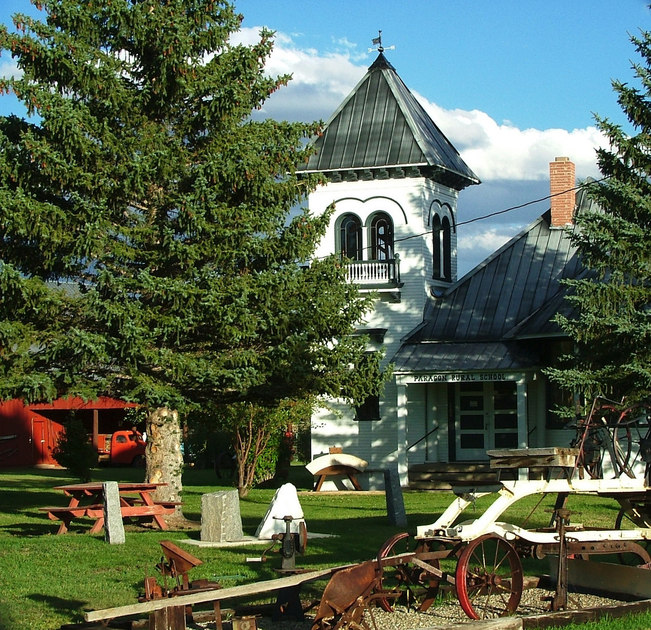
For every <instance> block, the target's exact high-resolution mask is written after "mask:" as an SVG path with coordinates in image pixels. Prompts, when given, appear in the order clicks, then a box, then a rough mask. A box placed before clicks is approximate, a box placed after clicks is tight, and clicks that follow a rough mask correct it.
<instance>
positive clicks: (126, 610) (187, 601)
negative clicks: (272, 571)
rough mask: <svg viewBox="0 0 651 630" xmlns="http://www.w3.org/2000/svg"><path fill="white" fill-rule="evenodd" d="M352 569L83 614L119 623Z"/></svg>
mask: <svg viewBox="0 0 651 630" xmlns="http://www.w3.org/2000/svg"><path fill="white" fill-rule="evenodd" d="M349 566H352V565H349V564H346V565H341V566H337V567H331V568H329V569H320V570H319V571H310V572H307V573H299V574H297V575H289V576H286V577H281V578H277V579H275V580H265V581H263V582H254V583H252V584H241V585H239V586H232V587H230V588H221V589H215V590H210V591H202V592H201V593H191V594H189V595H177V596H176V597H165V598H163V599H152V600H150V601H147V602H142V603H139V604H128V605H126V606H118V607H116V608H105V609H103V610H90V611H87V612H85V613H84V619H85V620H86V621H100V620H104V619H116V618H118V617H126V616H128V615H139V614H146V613H150V612H153V611H155V610H162V609H163V608H167V607H169V606H192V605H194V604H204V603H207V602H216V601H221V600H224V599H232V598H235V597H246V596H250V595H259V594H262V593H268V592H270V591H276V590H278V589H281V588H288V587H291V586H298V585H299V584H304V583H306V582H312V581H313V580H318V579H319V578H323V577H326V576H329V575H331V574H332V573H334V572H335V571H339V570H340V569H345V568H346V567H349Z"/></svg>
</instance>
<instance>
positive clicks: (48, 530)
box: [0, 521, 58, 538]
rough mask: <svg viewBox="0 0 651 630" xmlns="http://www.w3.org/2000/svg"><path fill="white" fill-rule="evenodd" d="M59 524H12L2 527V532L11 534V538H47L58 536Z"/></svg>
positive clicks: (50, 522) (48, 522) (47, 522)
mask: <svg viewBox="0 0 651 630" xmlns="http://www.w3.org/2000/svg"><path fill="white" fill-rule="evenodd" d="M57 529H58V524H56V523H54V522H53V521H46V522H44V523H42V524H41V523H12V524H11V525H7V526H5V527H0V531H2V532H5V533H7V534H9V535H10V536H19V537H21V538H28V537H31V536H33V537H37V536H47V535H50V534H52V535H53V534H56V532H57Z"/></svg>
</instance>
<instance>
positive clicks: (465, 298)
mask: <svg viewBox="0 0 651 630" xmlns="http://www.w3.org/2000/svg"><path fill="white" fill-rule="evenodd" d="M586 203H587V202H586ZM579 210H581V208H579ZM585 273H586V270H585V268H584V267H583V266H582V265H581V263H580V260H579V255H578V252H577V250H576V247H575V246H574V245H573V244H572V242H571V241H570V238H569V236H568V233H567V231H566V230H565V229H563V228H552V227H550V212H549V211H548V212H546V213H545V214H543V215H542V216H541V217H539V218H538V219H537V220H536V221H534V222H533V223H532V224H531V225H530V226H529V227H528V228H526V229H525V230H524V231H522V232H521V233H520V234H518V235H517V236H515V237H514V238H513V239H511V241H509V242H508V243H506V244H505V245H504V246H503V247H502V248H500V249H499V250H497V251H496V252H495V253H493V254H492V255H491V256H489V257H488V258H487V259H486V260H484V261H483V262H482V263H481V264H480V265H478V266H477V267H475V269H473V270H472V271H470V272H469V273H468V274H467V275H466V276H464V277H463V278H461V279H460V280H459V281H458V282H457V283H455V284H454V285H452V286H451V287H449V288H448V289H447V290H446V291H445V292H444V293H443V295H442V296H441V297H432V298H430V299H429V300H428V302H427V304H426V307H425V313H424V316H423V322H422V323H421V324H420V325H419V326H418V327H417V328H415V329H414V330H413V331H412V332H411V333H410V334H409V335H408V336H407V337H406V338H405V341H404V344H403V346H402V347H401V348H400V349H399V350H398V352H397V353H396V355H395V357H394V358H393V362H394V365H395V371H396V372H409V371H412V370H416V371H422V370H430V371H431V370H432V369H436V370H437V371H446V370H455V371H456V370H459V371H462V370H471V371H472V370H478V369H507V368H508V367H510V368H511V369H519V368H524V367H527V366H531V365H532V362H535V361H536V360H537V352H536V350H535V347H536V344H532V343H528V340H533V339H536V338H538V339H540V338H553V337H560V336H563V333H562V331H561V330H560V329H559V328H558V326H557V325H556V324H555V323H554V322H553V321H552V318H553V317H554V315H555V314H556V313H558V312H562V313H564V314H566V315H570V316H571V311H572V309H571V306H570V305H569V303H568V302H567V301H566V300H565V296H566V295H567V291H568V288H567V287H566V286H565V285H563V284H562V283H561V281H562V279H564V278H576V277H581V276H583V275H584V274H585ZM527 353H528V354H527ZM528 355H530V356H528Z"/></svg>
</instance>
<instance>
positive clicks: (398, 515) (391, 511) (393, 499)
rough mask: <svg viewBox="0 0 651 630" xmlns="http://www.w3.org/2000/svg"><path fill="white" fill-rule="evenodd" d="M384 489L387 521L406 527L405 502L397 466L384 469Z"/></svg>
mask: <svg viewBox="0 0 651 630" xmlns="http://www.w3.org/2000/svg"><path fill="white" fill-rule="evenodd" d="M384 490H385V495H386V501H387V516H388V517H389V523H391V525H397V526H398V527H406V526H407V514H406V513H405V502H404V500H403V498H402V488H401V487H400V476H399V475H398V468H397V467H395V466H394V467H392V468H386V469H385V470H384Z"/></svg>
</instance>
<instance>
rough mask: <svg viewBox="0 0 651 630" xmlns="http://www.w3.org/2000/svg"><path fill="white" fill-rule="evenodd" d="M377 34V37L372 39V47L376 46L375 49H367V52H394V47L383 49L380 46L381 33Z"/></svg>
mask: <svg viewBox="0 0 651 630" xmlns="http://www.w3.org/2000/svg"><path fill="white" fill-rule="evenodd" d="M377 33H378V35H377V37H374V38H373V39H372V42H373V46H377V48H369V49H368V52H373V51H377V52H379V53H383V52H384V51H385V50H395V49H396V47H395V46H389V47H388V48H385V47H384V46H382V31H378V32H377Z"/></svg>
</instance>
